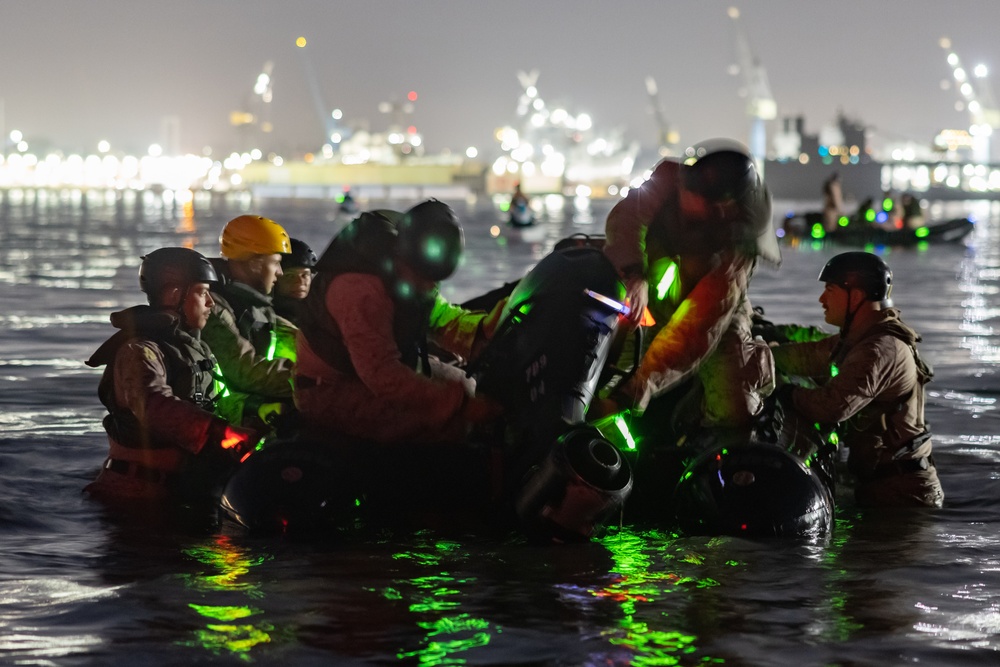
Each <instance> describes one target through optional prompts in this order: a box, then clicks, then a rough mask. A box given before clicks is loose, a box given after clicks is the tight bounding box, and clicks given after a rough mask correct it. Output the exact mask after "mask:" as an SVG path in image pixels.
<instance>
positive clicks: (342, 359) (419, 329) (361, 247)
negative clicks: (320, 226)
mask: <svg viewBox="0 0 1000 667" xmlns="http://www.w3.org/2000/svg"><path fill="white" fill-rule="evenodd" d="M395 245H396V230H395V228H394V227H393V225H392V223H391V222H390V221H389V220H388V219H387V218H385V217H383V216H381V215H378V214H376V213H369V212H365V213H362V214H361V216H360V217H358V218H357V219H355V220H354V221H352V222H351V223H350V224H348V225H347V227H345V228H344V229H343V230H342V231H341V232H340V234H338V235H337V236H336V237H335V238H334V239H333V241H331V242H330V245H329V246H328V247H327V249H326V250H325V251H324V252H323V255H322V257H320V259H319V262H318V263H317V264H316V272H317V273H316V276H315V277H314V278H313V284H312V287H310V289H309V295H308V296H307V297H306V298H305V300H304V302H303V307H302V311H301V316H300V320H299V330H300V331H301V332H302V335H303V336H305V339H306V341H307V342H308V343H309V347H310V348H312V350H313V351H314V352H315V353H316V354H317V355H318V356H319V357H320V358H321V359H322V360H323V361H325V362H326V363H327V364H329V365H330V366H332V367H333V368H336V369H338V370H341V371H347V370H350V372H352V373H354V372H355V371H354V367H353V365H352V363H351V359H350V354H349V353H348V350H347V348H346V347H345V345H344V341H343V336H342V334H341V332H340V329H339V327H338V326H337V323H336V322H335V321H334V319H333V317H332V316H331V315H330V313H329V311H328V310H327V308H326V293H327V290H328V289H329V287H330V283H331V282H333V280H334V278H336V277H337V276H340V275H343V274H345V273H362V274H366V275H372V276H376V277H378V278H379V279H380V280H381V281H382V284H383V285H385V289H386V291H387V292H388V294H389V296H390V298H391V299H392V302H393V306H394V316H393V337H394V339H395V341H396V345H397V347H399V351H400V353H401V355H402V361H403V363H404V364H406V365H407V366H409V367H410V368H413V369H416V368H418V366H419V365H420V363H419V362H420V361H421V360H423V364H422V368H423V369H424V371H425V372H429V366H428V364H427V363H426V356H427V330H428V327H429V322H430V315H431V311H432V309H433V306H434V300H433V298H431V299H429V300H427V301H424V300H419V301H418V300H415V299H406V298H403V297H402V296H401V295H400V294H399V290H398V285H397V281H396V277H395V273H394V270H393V259H392V258H393V250H394V248H395Z"/></svg>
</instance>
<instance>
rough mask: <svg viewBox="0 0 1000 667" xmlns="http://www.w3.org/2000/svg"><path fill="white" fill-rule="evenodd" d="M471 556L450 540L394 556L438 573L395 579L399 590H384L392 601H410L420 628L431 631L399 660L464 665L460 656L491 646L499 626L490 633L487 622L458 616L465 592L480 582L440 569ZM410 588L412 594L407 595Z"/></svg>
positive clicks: (491, 626)
mask: <svg viewBox="0 0 1000 667" xmlns="http://www.w3.org/2000/svg"><path fill="white" fill-rule="evenodd" d="M466 557H467V554H466V553H465V552H464V551H463V549H462V547H461V545H460V544H459V543H457V542H452V541H447V540H437V541H434V542H431V543H429V544H427V545H424V546H422V547H421V548H416V549H413V550H410V551H405V552H400V553H397V554H393V558H394V559H396V560H405V561H410V562H412V563H414V564H416V565H417V566H418V567H421V568H433V569H434V570H435V573H434V574H427V575H424V576H417V577H411V578H409V579H399V580H396V581H394V582H393V583H394V586H391V587H387V588H385V589H383V591H382V595H383V596H384V597H386V598H387V599H390V600H400V601H401V602H404V603H407V609H408V610H409V611H410V613H412V614H416V615H417V616H418V617H419V620H417V622H416V625H417V627H418V628H420V629H421V630H424V631H425V633H426V635H425V637H424V639H423V640H422V641H421V646H420V647H419V648H416V649H412V650H404V651H400V652H398V653H397V654H396V657H397V658H399V659H400V660H403V659H416V661H417V664H419V665H464V664H466V662H467V661H466V660H465V659H464V658H462V657H459V654H461V653H463V652H465V651H468V650H470V649H474V648H479V647H483V646H486V645H488V644H489V643H490V641H491V639H492V636H493V633H494V632H496V633H499V632H500V629H499V628H495V629H493V631H491V628H493V627H494V626H493V625H492V624H491V623H490V622H489V621H488V620H486V619H483V618H477V617H474V616H471V615H469V614H467V613H460V612H458V610H459V609H460V607H461V606H462V596H463V594H464V590H465V589H466V588H468V587H469V586H474V585H475V584H476V582H477V580H476V578H475V577H456V576H453V575H452V574H450V572H449V569H450V568H449V569H443V570H440V571H438V569H439V568H442V567H443V566H447V565H455V564H458V562H459V561H461V560H464V559H465V558H466ZM445 559H448V562H444V561H445ZM407 590H412V591H413V592H412V593H410V594H407V593H406V591H407Z"/></svg>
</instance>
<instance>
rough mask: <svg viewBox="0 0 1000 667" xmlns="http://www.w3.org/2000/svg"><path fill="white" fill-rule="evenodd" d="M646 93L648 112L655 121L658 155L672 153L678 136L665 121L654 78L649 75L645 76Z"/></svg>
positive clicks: (664, 155) (663, 155) (665, 116)
mask: <svg viewBox="0 0 1000 667" xmlns="http://www.w3.org/2000/svg"><path fill="white" fill-rule="evenodd" d="M646 94H647V95H649V103H650V113H652V114H653V119H654V120H655V121H656V129H657V149H658V150H659V152H660V156H661V157H666V156H668V155H674V154H675V153H676V150H675V149H676V148H677V140H678V139H679V137H678V135H677V132H676V131H675V130H674V129H673V128H672V127H671V126H670V123H669V121H667V115H666V113H664V111H663V103H662V102H661V101H660V93H659V89H658V88H657V86H656V79H654V78H653V77H651V76H647V77H646Z"/></svg>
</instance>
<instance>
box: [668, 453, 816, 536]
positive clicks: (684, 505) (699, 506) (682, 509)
mask: <svg viewBox="0 0 1000 667" xmlns="http://www.w3.org/2000/svg"><path fill="white" fill-rule="evenodd" d="M673 506H674V509H675V514H676V519H677V522H678V525H679V527H680V529H681V530H682V531H684V532H685V533H688V534H691V535H736V536H743V537H821V536H823V535H826V534H827V533H829V532H830V530H831V529H832V527H833V515H834V499H833V496H832V494H831V492H830V489H829V487H827V486H826V485H825V484H824V482H823V480H822V479H821V478H820V475H819V474H817V473H816V472H814V471H813V470H812V469H811V468H809V467H808V466H807V465H805V463H803V461H802V460H801V459H800V458H798V457H796V456H795V455H793V454H792V453H790V452H788V451H787V450H785V449H783V448H782V447H780V446H777V445H774V444H745V445H736V446H721V445H720V446H717V447H714V448H711V449H709V450H707V451H705V452H703V453H702V454H701V455H699V456H698V457H697V458H696V459H695V460H694V461H692V463H691V464H690V465H689V466H688V467H687V470H686V471H685V472H684V474H683V475H682V476H681V479H680V481H679V482H678V484H677V488H676V490H675V491H674V502H673Z"/></svg>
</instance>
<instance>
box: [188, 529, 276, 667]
mask: <svg viewBox="0 0 1000 667" xmlns="http://www.w3.org/2000/svg"><path fill="white" fill-rule="evenodd" d="M184 554H185V555H187V556H189V557H190V558H193V559H194V560H196V561H197V562H199V563H202V564H204V565H207V566H209V567H211V568H213V571H212V572H211V573H206V574H200V575H198V574H190V575H182V579H184V580H185V581H186V583H187V585H188V586H189V587H190V588H192V589H194V590H196V591H200V592H201V593H202V594H203V595H204V594H206V593H209V592H211V593H217V592H220V591H221V592H224V593H226V594H227V595H232V594H239V595H243V596H246V597H250V598H255V599H261V598H263V597H264V594H263V592H262V591H261V590H260V586H259V585H258V584H251V583H247V582H243V581H240V579H241V578H242V577H244V576H245V575H246V574H248V573H249V572H250V570H251V568H253V567H255V566H257V565H260V564H261V563H263V562H264V561H265V560H267V558H268V557H265V556H261V555H253V556H252V555H249V554H248V552H247V550H245V549H241V548H238V547H236V546H234V545H233V544H231V543H230V541H229V538H227V537H224V536H218V537H215V538H213V539H212V541H211V542H209V543H206V544H202V545H198V546H193V547H190V548H188V549H185V550H184ZM188 606H189V607H190V608H191V609H193V610H194V611H195V612H197V613H198V614H199V615H200V616H202V617H204V618H207V619H210V620H211V622H209V623H206V624H205V626H204V627H201V628H198V629H197V630H194V631H193V635H194V638H193V639H191V640H187V641H181V642H178V643H179V644H181V645H182V646H190V647H198V648H202V649H204V650H206V651H208V652H210V653H212V654H213V655H221V654H223V653H229V654H232V655H235V656H236V657H238V658H239V659H241V660H244V661H246V662H252V661H253V659H252V657H251V655H250V651H251V650H252V649H253V648H254V647H255V646H258V645H260V644H269V643H271V641H272V635H273V634H274V626H273V625H272V624H270V623H266V622H263V621H257V622H255V623H246V622H244V623H240V624H236V623H233V621H239V620H243V619H249V618H250V617H252V616H257V615H259V614H261V613H263V612H262V610H260V609H257V608H254V607H249V606H246V605H242V604H235V605H232V604H231V605H213V604H198V603H193V602H192V603H189V604H188ZM219 621H222V622H221V623H220V622H219Z"/></svg>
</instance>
